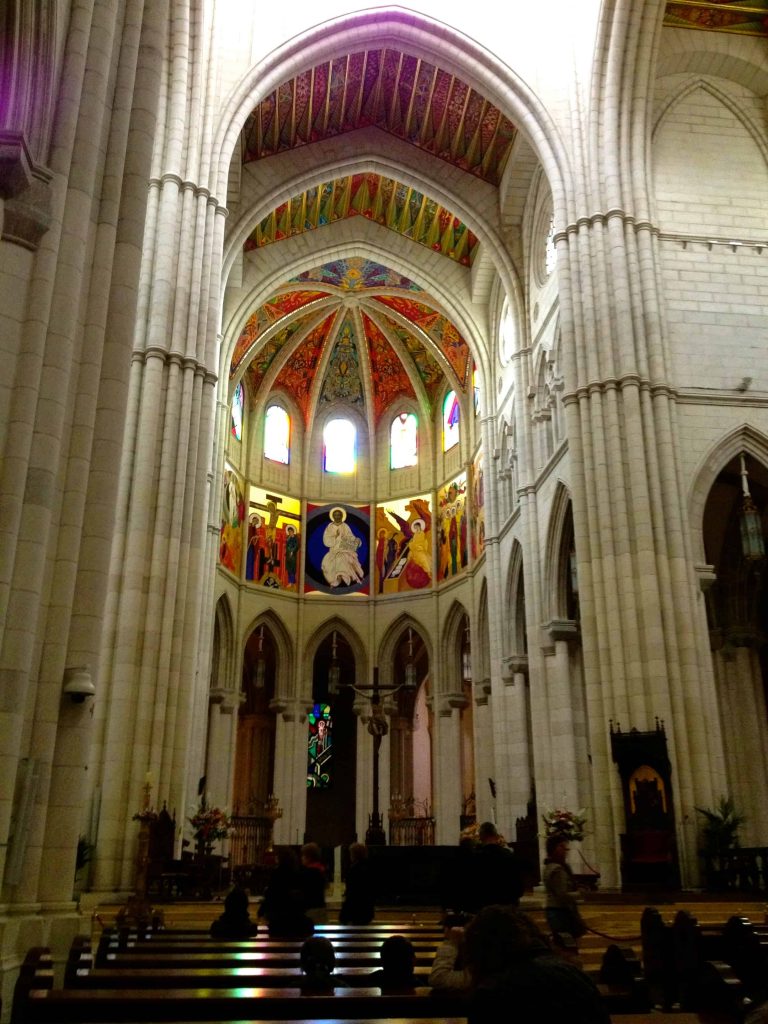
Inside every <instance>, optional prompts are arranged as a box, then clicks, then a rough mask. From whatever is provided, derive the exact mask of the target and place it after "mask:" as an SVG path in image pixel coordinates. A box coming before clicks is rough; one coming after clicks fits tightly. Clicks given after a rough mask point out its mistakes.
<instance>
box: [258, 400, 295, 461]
mask: <svg viewBox="0 0 768 1024" xmlns="http://www.w3.org/2000/svg"><path fill="white" fill-rule="evenodd" d="M290 457H291V417H290V416H289V415H288V413H287V412H286V411H285V409H283V407H282V406H281V405H270V407H269V408H268V409H267V415H266V417H265V418H264V458H265V459H271V460H272V461H273V462H282V463H283V464H284V465H286V466H287V465H288V462H289V460H290Z"/></svg>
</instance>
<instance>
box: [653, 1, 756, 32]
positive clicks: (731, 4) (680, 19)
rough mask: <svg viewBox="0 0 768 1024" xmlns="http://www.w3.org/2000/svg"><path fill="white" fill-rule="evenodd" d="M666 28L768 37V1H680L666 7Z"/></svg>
mask: <svg viewBox="0 0 768 1024" xmlns="http://www.w3.org/2000/svg"><path fill="white" fill-rule="evenodd" d="M664 24H665V25H669V26H670V27H674V28H698V29H705V30H708V31H710V32H735V33H738V34H739V35H748V36H768V0H751V2H749V3H740V2H738V0H715V2H713V0H678V2H677V3H669V4H667V7H666V11H665V14H664Z"/></svg>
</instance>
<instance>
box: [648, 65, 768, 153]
mask: <svg viewBox="0 0 768 1024" xmlns="http://www.w3.org/2000/svg"><path fill="white" fill-rule="evenodd" d="M699 89H701V90H702V92H706V93H708V94H709V95H710V96H712V97H713V98H714V99H715V100H717V101H718V102H719V103H721V104H722V105H723V106H724V107H725V108H726V109H727V110H728V111H729V113H731V114H732V115H733V117H734V118H736V120H737V121H739V122H740V123H741V125H742V126H743V127H744V128H745V129H746V131H747V132H748V134H749V136H750V138H751V139H752V141H753V142H754V143H755V145H756V146H757V148H758V149H759V150H760V152H761V153H762V156H763V160H764V161H765V162H766V164H767V165H768V140H766V137H765V131H764V129H763V128H762V126H761V125H760V124H759V123H758V122H756V121H755V120H754V119H753V118H752V117H751V116H750V115H749V113H748V112H747V111H746V110H744V107H743V105H742V104H740V103H739V100H738V99H737V98H736V97H735V96H731V95H730V94H729V93H728V92H727V91H726V90H725V89H723V88H722V87H720V86H718V85H716V84H715V82H713V81H712V79H710V78H702V77H699V76H696V77H692V78H690V79H688V80H687V81H685V82H682V83H680V85H679V87H678V88H677V89H676V90H675V92H674V93H673V94H672V95H671V96H669V97H667V100H666V102H665V103H664V105H663V106H662V108H661V109H660V110H659V111H658V113H657V115H656V119H655V121H654V125H653V130H652V133H651V138H652V141H653V140H655V139H656V137H657V135H658V133H659V131H660V130H661V128H662V127H663V125H664V122H665V121H666V120H667V118H668V117H669V115H670V114H671V113H672V111H673V110H674V109H675V108H676V107H678V106H679V105H680V104H681V103H684V102H685V100H686V99H688V97H689V96H691V95H692V94H693V93H695V92H696V91H697V90H699Z"/></svg>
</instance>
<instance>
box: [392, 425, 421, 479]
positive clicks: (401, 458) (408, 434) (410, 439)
mask: <svg viewBox="0 0 768 1024" xmlns="http://www.w3.org/2000/svg"><path fill="white" fill-rule="evenodd" d="M418 433H419V421H418V420H417V419H416V416H415V415H414V413H412V412H401V413H400V415H399V416H395V418H394V419H393V420H392V427H391V429H390V432H389V452H390V460H389V464H390V466H391V468H392V469H402V468H403V467H404V466H415V465H416V463H417V462H418V461H419V449H418Z"/></svg>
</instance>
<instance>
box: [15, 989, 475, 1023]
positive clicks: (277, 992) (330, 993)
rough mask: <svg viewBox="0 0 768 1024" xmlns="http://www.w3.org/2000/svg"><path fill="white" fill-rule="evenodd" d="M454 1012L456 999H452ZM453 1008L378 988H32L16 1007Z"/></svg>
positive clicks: (53, 1014)
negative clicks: (162, 989)
mask: <svg viewBox="0 0 768 1024" xmlns="http://www.w3.org/2000/svg"><path fill="white" fill-rule="evenodd" d="M450 1006H452V1007H453V1008H454V1010H455V1008H456V1000H455V999H453V1000H451V1001H450ZM441 1007H444V1008H446V1009H449V1008H450V1007H449V1004H448V1003H447V1002H446V1001H445V1000H441V999H436V998H435V997H434V996H433V995H432V990H431V989H429V988H425V987H417V988H415V989H413V990H412V991H410V992H402V993H390V992H381V990H380V989H378V988H346V987H344V988H334V989H330V990H327V991H322V992H320V991H312V992H309V991H302V990H301V989H299V988H296V987H292V988H244V987H243V988H222V989H211V988H207V987H200V988H189V989H165V990H164V992H163V994H162V996H161V997H160V996H158V992H157V991H156V990H153V989H136V988H115V989H31V990H30V992H29V994H28V998H27V999H26V1000H25V1001H24V1002H23V1003H19V1004H17V1018H16V1019H17V1022H18V1024H61V1022H62V1021H77V1022H78V1024H90V1022H94V1021H99V1022H102V1024H104V1022H108V1024H120V1022H126V1021H145V1020H152V1021H158V1022H159V1021H224V1020H297V1019H301V1018H310V1019H312V1020H315V1021H317V1020H322V1019H324V1018H331V1017H335V1018H337V1019H339V1020H351V1019H357V1020H359V1019H361V1018H376V1019H390V1018H393V1017H407V1018H414V1019H421V1018H425V1017H426V1018H429V1017H434V1016H440V1008H441Z"/></svg>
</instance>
